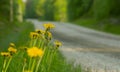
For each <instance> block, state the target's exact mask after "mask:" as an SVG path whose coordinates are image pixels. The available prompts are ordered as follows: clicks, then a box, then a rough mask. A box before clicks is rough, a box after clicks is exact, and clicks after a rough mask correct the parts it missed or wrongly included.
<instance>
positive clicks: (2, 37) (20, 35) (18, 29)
mask: <svg viewBox="0 0 120 72" xmlns="http://www.w3.org/2000/svg"><path fill="white" fill-rule="evenodd" d="M33 30H34V26H33V24H32V23H30V22H23V23H19V22H14V23H9V22H1V23H0V50H4V49H6V48H8V45H9V43H10V42H14V43H15V44H16V46H17V47H18V46H20V45H24V44H25V43H26V41H27V40H28V39H29V38H28V37H27V36H28V35H29V32H30V31H33Z"/></svg>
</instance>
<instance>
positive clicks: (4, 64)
mask: <svg viewBox="0 0 120 72" xmlns="http://www.w3.org/2000/svg"><path fill="white" fill-rule="evenodd" d="M6 62H7V60H6V58H5V59H4V63H3V69H2V72H5V66H6Z"/></svg>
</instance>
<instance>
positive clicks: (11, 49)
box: [8, 47, 17, 53]
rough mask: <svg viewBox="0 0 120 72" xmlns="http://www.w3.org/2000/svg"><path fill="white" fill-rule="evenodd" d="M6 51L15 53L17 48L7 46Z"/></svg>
mask: <svg viewBox="0 0 120 72" xmlns="http://www.w3.org/2000/svg"><path fill="white" fill-rule="evenodd" d="M8 51H9V52H12V53H16V52H17V49H15V48H13V47H9V48H8Z"/></svg>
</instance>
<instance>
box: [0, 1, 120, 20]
mask: <svg viewBox="0 0 120 72" xmlns="http://www.w3.org/2000/svg"><path fill="white" fill-rule="evenodd" d="M119 4H120V1H119V0H74V1H73V0H10V1H7V0H1V1H0V20H8V21H9V20H11V21H12V20H13V21H16V20H18V21H22V20H23V19H24V18H38V19H40V20H52V21H74V20H76V19H79V18H94V19H96V20H103V19H107V18H119V16H120V7H119Z"/></svg>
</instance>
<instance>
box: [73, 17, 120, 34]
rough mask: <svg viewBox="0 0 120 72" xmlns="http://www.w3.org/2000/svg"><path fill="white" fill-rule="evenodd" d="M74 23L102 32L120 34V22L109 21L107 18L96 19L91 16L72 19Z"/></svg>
mask: <svg viewBox="0 0 120 72" xmlns="http://www.w3.org/2000/svg"><path fill="white" fill-rule="evenodd" d="M74 23H75V24H77V25H80V26H84V27H88V28H92V29H95V30H99V31H103V32H108V33H113V34H120V31H119V29H120V24H115V23H111V22H110V21H109V19H106V20H102V21H97V20H96V19H93V18H81V19H78V20H76V21H74Z"/></svg>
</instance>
